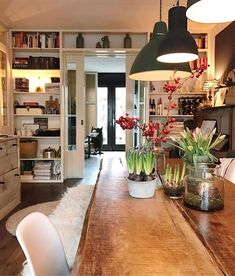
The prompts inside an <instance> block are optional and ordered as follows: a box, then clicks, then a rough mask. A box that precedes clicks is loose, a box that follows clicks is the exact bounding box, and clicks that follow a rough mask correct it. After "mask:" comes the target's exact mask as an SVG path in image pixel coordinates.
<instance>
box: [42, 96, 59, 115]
mask: <svg viewBox="0 0 235 276" xmlns="http://www.w3.org/2000/svg"><path fill="white" fill-rule="evenodd" d="M45 105H46V113H47V114H60V104H59V101H58V99H57V98H56V99H55V100H53V96H50V99H49V100H48V101H46V103H45Z"/></svg>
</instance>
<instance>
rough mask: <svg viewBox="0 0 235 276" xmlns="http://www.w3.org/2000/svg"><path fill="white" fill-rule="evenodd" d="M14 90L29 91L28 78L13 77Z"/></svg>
mask: <svg viewBox="0 0 235 276" xmlns="http://www.w3.org/2000/svg"><path fill="white" fill-rule="evenodd" d="M14 91H15V92H29V79H27V78H15V81H14Z"/></svg>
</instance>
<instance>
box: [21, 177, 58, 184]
mask: <svg viewBox="0 0 235 276" xmlns="http://www.w3.org/2000/svg"><path fill="white" fill-rule="evenodd" d="M20 181H21V182H23V183H48V182H50V183H61V182H63V181H62V180H61V179H40V180H39V179H33V175H21V176H20Z"/></svg>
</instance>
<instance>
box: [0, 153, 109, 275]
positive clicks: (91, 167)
mask: <svg viewBox="0 0 235 276" xmlns="http://www.w3.org/2000/svg"><path fill="white" fill-rule="evenodd" d="M109 154H111V153H105V154H103V155H101V156H99V155H96V156H93V155H92V156H91V158H89V159H86V161H85V177H84V178H83V179H69V180H66V181H65V182H64V183H63V184H61V183H60V184H54V183H53V184H50V183H47V184H46V183H44V184H35V183H34V184H29V183H25V184H22V188H21V196H22V198H21V204H20V205H18V206H17V207H16V208H15V209H14V210H13V211H12V212H11V213H10V214H9V215H8V216H7V217H5V218H4V219H3V220H1V221H0V275H1V276H2V275H17V274H19V273H20V271H21V270H22V263H23V261H24V260H25V257H24V255H23V252H22V250H21V248H20V246H19V244H18V241H17V239H16V237H14V236H12V235H11V234H9V233H8V232H7V230H6V228H5V223H6V220H7V219H8V218H9V216H11V215H12V214H13V213H15V212H16V211H18V210H20V209H23V208H25V207H28V206H30V205H34V204H37V203H41V202H46V201H52V200H58V199H60V198H61V195H62V194H63V193H64V192H65V190H66V189H67V188H68V187H72V186H77V185H79V184H95V181H96V177H97V174H98V170H99V164H100V159H101V158H105V156H106V155H109Z"/></svg>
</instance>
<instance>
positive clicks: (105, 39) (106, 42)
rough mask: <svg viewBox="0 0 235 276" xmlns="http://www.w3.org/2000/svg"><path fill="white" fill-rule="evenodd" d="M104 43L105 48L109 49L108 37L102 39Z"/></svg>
mask: <svg viewBox="0 0 235 276" xmlns="http://www.w3.org/2000/svg"><path fill="white" fill-rule="evenodd" d="M101 40H102V42H103V48H109V37H108V36H107V35H105V36H103V37H102V38H101Z"/></svg>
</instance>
